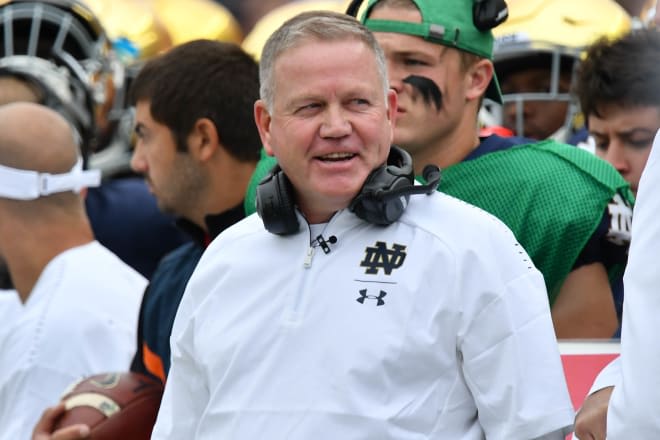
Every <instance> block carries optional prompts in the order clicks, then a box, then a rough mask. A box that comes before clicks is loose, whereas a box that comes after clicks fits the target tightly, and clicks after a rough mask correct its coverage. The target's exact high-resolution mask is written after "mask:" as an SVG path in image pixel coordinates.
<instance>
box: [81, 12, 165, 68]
mask: <svg viewBox="0 0 660 440" xmlns="http://www.w3.org/2000/svg"><path fill="white" fill-rule="evenodd" d="M83 1H84V3H85V4H86V5H87V6H89V8H90V9H91V10H92V11H93V12H94V14H95V15H96V16H97V17H100V19H101V20H102V23H103V26H104V28H105V30H106V32H107V34H108V37H109V38H110V39H111V40H112V42H113V45H114V48H115V51H116V52H117V54H118V56H119V57H120V58H121V59H122V61H123V62H125V63H131V62H132V61H135V60H140V59H147V58H150V57H152V56H154V55H156V54H158V53H160V52H162V51H164V50H167V49H169V48H170V47H172V39H171V38H170V35H169V33H168V31H167V29H166V27H165V25H164V24H163V23H162V22H161V21H160V19H159V18H158V17H157V16H156V15H155V14H154V11H153V8H152V7H151V5H149V4H148V3H145V2H143V1H135V0H83Z"/></svg>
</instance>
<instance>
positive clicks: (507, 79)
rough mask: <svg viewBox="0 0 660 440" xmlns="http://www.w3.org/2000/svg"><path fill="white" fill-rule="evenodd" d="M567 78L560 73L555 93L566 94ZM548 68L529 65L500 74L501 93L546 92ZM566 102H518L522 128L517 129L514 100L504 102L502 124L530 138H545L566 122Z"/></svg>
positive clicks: (516, 110) (516, 113) (548, 88)
mask: <svg viewBox="0 0 660 440" xmlns="http://www.w3.org/2000/svg"><path fill="white" fill-rule="evenodd" d="M570 84H571V77H570V74H569V73H562V74H560V79H559V87H558V88H559V90H558V91H559V92H560V93H568V92H569V90H570ZM550 86H551V79H550V68H547V69H546V68H529V69H521V70H518V71H515V72H510V73H507V75H506V76H501V77H500V87H501V89H502V94H503V95H508V94H516V93H544V94H547V93H550ZM567 110H568V102H567V101H532V100H525V102H524V103H523V104H522V124H523V131H522V132H520V131H519V130H518V129H517V125H516V121H517V118H518V109H517V106H516V103H515V102H508V103H506V104H505V105H504V121H503V123H504V126H505V127H506V128H508V129H510V130H512V131H513V132H514V133H516V135H518V136H524V137H528V138H532V139H538V140H542V139H548V138H549V137H551V136H552V135H553V134H554V133H555V132H556V131H557V130H559V129H560V128H561V127H562V126H563V125H564V124H565V122H566V112H567Z"/></svg>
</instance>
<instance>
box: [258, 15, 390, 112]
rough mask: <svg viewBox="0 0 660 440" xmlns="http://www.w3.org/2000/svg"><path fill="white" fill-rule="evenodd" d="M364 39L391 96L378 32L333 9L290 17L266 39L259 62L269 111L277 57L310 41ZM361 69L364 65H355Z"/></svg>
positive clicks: (261, 87)
mask: <svg viewBox="0 0 660 440" xmlns="http://www.w3.org/2000/svg"><path fill="white" fill-rule="evenodd" d="M347 40H357V41H361V42H363V43H364V44H365V45H366V46H367V47H368V48H369V49H371V51H372V52H373V53H374V55H375V57H376V65H377V68H378V73H379V76H380V80H381V83H382V84H383V93H384V95H385V96H387V92H388V90H389V81H388V77H387V65H386V62H385V54H384V53H383V49H382V48H381V47H380V46H379V45H378V42H377V41H376V39H375V38H374V35H373V34H372V33H371V31H369V30H368V29H367V28H366V27H364V26H363V25H362V24H361V23H360V22H359V21H357V20H356V19H355V18H353V17H351V16H350V15H346V14H341V13H338V12H332V11H310V12H303V13H301V14H299V15H297V16H295V17H293V18H291V19H289V20H287V21H286V22H285V23H284V24H283V25H282V26H280V28H279V29H277V30H276V31H275V32H274V33H273V34H272V35H271V36H270V37H269V38H268V41H266V44H265V46H264V48H263V51H262V53H261V60H260V62H259V80H260V90H259V93H260V96H261V99H262V100H263V101H264V102H265V104H266V108H267V109H268V111H269V112H271V113H272V111H273V97H274V93H275V82H274V75H273V73H274V67H275V62H276V61H277V59H278V58H279V57H280V55H282V54H283V53H284V52H286V51H287V50H289V49H291V48H294V47H296V46H298V45H300V44H301V43H305V42H308V41H347ZM355 68H356V69H359V68H360V66H355Z"/></svg>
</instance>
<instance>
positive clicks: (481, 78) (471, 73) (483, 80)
mask: <svg viewBox="0 0 660 440" xmlns="http://www.w3.org/2000/svg"><path fill="white" fill-rule="evenodd" d="M494 71H495V68H494V66H493V63H492V62H491V61H490V60H487V59H481V60H479V61H477V62H476V63H474V64H473V65H472V66H470V68H469V69H468V72H467V75H468V76H467V82H468V83H467V87H466V92H465V97H466V98H467V99H468V100H472V99H480V98H481V97H482V96H483V95H484V94H485V93H486V89H487V88H488V84H490V80H491V79H492V78H493V74H494Z"/></svg>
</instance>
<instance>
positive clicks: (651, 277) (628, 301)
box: [600, 131, 660, 440]
mask: <svg viewBox="0 0 660 440" xmlns="http://www.w3.org/2000/svg"><path fill="white" fill-rule="evenodd" d="M659 191H660V131H658V134H657V135H656V138H655V141H654V143H653V149H652V150H651V154H650V156H649V159H648V161H647V162H646V167H645V168H644V172H643V173H642V177H641V179H640V182H639V190H638V191H637V199H636V201H635V208H634V211H633V215H634V221H633V225H632V241H631V243H630V254H629V257H628V264H627V266H626V272H625V275H624V278H623V282H624V285H625V301H624V303H623V319H622V329H621V357H620V358H619V361H618V362H620V371H621V376H620V378H619V383H614V384H613V385H616V386H615V388H614V392H613V393H612V397H611V399H610V406H609V411H608V414H607V436H608V439H610V440H619V439H656V438H660V411H659V408H660V347H658V334H659V333H660V270H658V267H657V261H658V255H659V252H660V251H659V249H660V221H658V214H659V213H660V194H659ZM616 367H617V366H616V365H615V366H613V367H610V368H612V369H615V368H616ZM605 374H607V373H605ZM600 385H602V382H601V383H600Z"/></svg>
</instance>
